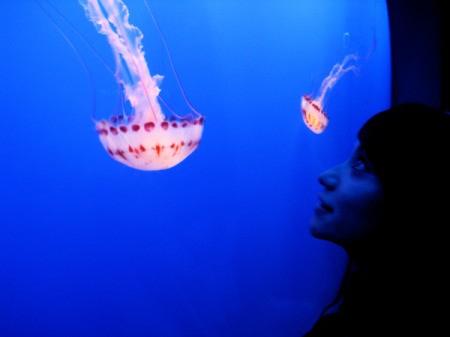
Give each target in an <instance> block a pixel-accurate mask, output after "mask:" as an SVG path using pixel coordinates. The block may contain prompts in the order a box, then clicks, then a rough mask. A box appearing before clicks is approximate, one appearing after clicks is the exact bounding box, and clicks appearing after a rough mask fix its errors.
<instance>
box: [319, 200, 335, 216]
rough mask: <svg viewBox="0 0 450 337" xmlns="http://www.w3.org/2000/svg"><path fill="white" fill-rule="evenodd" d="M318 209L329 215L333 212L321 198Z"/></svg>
mask: <svg viewBox="0 0 450 337" xmlns="http://www.w3.org/2000/svg"><path fill="white" fill-rule="evenodd" d="M318 208H319V209H322V210H324V211H326V212H329V213H332V212H333V208H332V207H331V206H330V205H328V204H327V203H325V202H324V201H323V199H322V198H319V205H318Z"/></svg>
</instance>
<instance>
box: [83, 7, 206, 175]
mask: <svg viewBox="0 0 450 337" xmlns="http://www.w3.org/2000/svg"><path fill="white" fill-rule="evenodd" d="M79 3H80V4H81V6H82V7H83V8H84V10H85V13H86V16H87V17H88V19H89V20H90V21H91V22H92V23H93V24H94V26H95V28H96V29H97V31H98V32H99V33H100V34H104V35H105V36H106V38H107V40H108V43H109V45H110V46H111V49H112V51H113V54H114V59H115V66H116V68H115V73H114V76H115V79H116V81H117V83H118V84H119V86H120V88H121V89H122V93H121V97H122V98H123V101H124V102H126V103H127V104H128V106H129V107H131V109H130V110H131V111H130V113H128V112H126V111H125V109H123V111H121V112H120V113H117V114H114V115H112V116H111V117H110V118H108V119H100V120H96V119H95V118H94V123H95V128H96V130H97V132H98V135H99V138H100V142H101V144H102V145H103V147H104V148H105V150H106V152H107V153H108V154H109V155H110V156H111V157H112V158H113V159H115V160H116V161H118V162H120V163H122V164H124V165H127V166H129V167H132V168H135V169H138V170H144V171H155V170H164V169H168V168H171V167H173V166H175V165H177V164H179V163H180V162H181V161H183V160H184V159H186V158H187V157H188V156H189V155H190V154H192V153H193V152H194V151H195V150H196V149H197V147H198V146H199V143H200V140H201V137H202V133H203V125H204V117H203V116H202V115H201V114H200V113H198V112H197V111H196V110H195V109H194V108H193V107H192V105H191V104H190V103H189V102H188V100H187V98H186V95H185V93H184V91H183V89H182V87H181V84H180V82H179V80H178V77H177V76H176V72H175V69H174V68H173V63H172V60H171V59H170V54H168V55H169V59H170V65H171V66H172V69H173V71H174V73H175V78H176V80H177V82H178V85H179V88H180V90H181V92H182V95H183V98H184V99H185V101H186V103H187V105H188V107H189V109H190V111H191V113H189V114H187V115H179V114H177V113H176V112H175V111H174V110H173V109H172V108H171V107H170V106H169V105H168V104H167V103H166V102H165V101H164V100H163V99H162V98H161V97H160V95H159V94H160V92H161V90H163V89H162V88H161V83H162V81H163V78H164V76H163V75H159V74H151V73H150V70H149V67H148V65H147V62H146V59H145V57H144V48H143V44H142V40H143V37H144V36H143V34H142V32H141V30H140V29H139V28H138V27H136V26H134V25H132V24H131V23H130V22H129V17H130V14H129V10H128V8H127V6H126V5H125V3H124V2H123V1H122V0H79ZM144 3H145V5H146V6H147V9H148V10H149V12H150V13H151V11H150V8H149V7H148V3H147V2H146V1H145V0H144ZM154 23H155V25H156V26H157V23H156V21H154ZM157 28H158V30H159V27H157ZM159 32H160V31H159ZM161 38H162V39H164V38H163V37H162V35H161ZM163 43H164V46H165V47H166V48H167V44H166V42H165V40H163ZM167 51H168V49H167ZM163 108H164V109H163Z"/></svg>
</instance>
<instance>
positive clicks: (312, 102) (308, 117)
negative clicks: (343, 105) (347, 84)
mask: <svg viewBox="0 0 450 337" xmlns="http://www.w3.org/2000/svg"><path fill="white" fill-rule="evenodd" d="M357 60H358V56H357V55H356V54H349V55H347V56H345V58H344V60H343V61H342V62H341V63H337V64H335V65H334V66H333V68H332V69H331V71H330V73H329V75H328V76H327V77H325V79H324V80H323V81H322V84H321V86H320V90H319V95H318V96H317V97H316V98H312V97H311V96H309V95H303V97H302V101H301V111H302V117H303V121H304V123H305V124H306V126H307V127H308V128H309V129H310V130H311V131H312V132H314V133H316V134H320V133H322V132H323V131H324V130H325V128H326V127H327V125H328V120H329V118H328V115H327V113H326V112H325V111H324V110H323V105H324V100H325V96H326V94H327V92H328V90H330V89H331V88H333V87H334V85H335V84H336V83H337V81H338V80H339V79H340V78H341V77H342V75H344V74H345V73H346V72H348V71H355V70H356V69H357V67H356V65H355V64H354V62H356V61H357ZM352 62H353V63H352Z"/></svg>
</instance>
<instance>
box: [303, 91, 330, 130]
mask: <svg viewBox="0 0 450 337" xmlns="http://www.w3.org/2000/svg"><path fill="white" fill-rule="evenodd" d="M301 110H302V117H303V122H304V123H305V124H306V126H307V127H308V128H309V129H310V130H311V131H312V132H314V133H315V134H320V133H322V132H323V131H324V130H325V128H326V127H327V125H328V115H327V113H326V112H325V111H323V109H322V104H321V103H320V102H318V101H316V100H314V99H312V98H311V97H309V96H307V95H303V97H302V103H301Z"/></svg>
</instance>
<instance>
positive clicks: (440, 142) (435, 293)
mask: <svg viewBox="0 0 450 337" xmlns="http://www.w3.org/2000/svg"><path fill="white" fill-rule="evenodd" d="M358 139H359V142H360V144H361V148H362V149H363V150H364V151H365V153H366V156H367V159H368V161H369V162H370V164H371V165H372V167H373V169H374V171H375V174H376V175H377V176H378V177H379V179H380V182H381V184H382V188H383V192H384V197H385V203H386V206H387V208H386V219H387V220H386V221H385V222H384V223H383V224H381V225H380V228H378V232H377V235H375V240H374V242H373V247H372V248H373V249H372V252H371V253H372V254H375V255H376V256H375V258H374V259H373V261H375V263H374V264H373V265H372V267H373V270H372V271H373V273H374V275H372V276H374V277H373V278H372V281H371V282H372V283H371V284H370V286H372V287H374V288H376V289H377V290H376V291H374V292H373V294H374V296H376V297H377V299H376V300H375V301H385V303H384V305H385V306H387V307H388V308H387V311H386V314H387V315H388V313H389V312H390V311H391V312H390V314H391V317H396V316H395V314H396V312H397V311H399V312H398V314H400V311H401V312H404V313H406V312H407V313H408V315H407V317H408V319H412V321H414V320H415V319H417V320H420V322H422V323H421V324H422V325H421V327H422V328H424V329H426V328H428V329H430V330H429V331H428V332H430V331H431V330H432V329H433V327H432V326H430V325H433V324H434V323H433V322H435V320H436V319H438V318H437V317H436V314H437V311H436V310H433V309H431V306H433V305H434V304H433V303H434V300H436V299H438V298H441V297H442V296H443V295H444V293H443V290H444V289H447V287H448V283H447V280H448V276H447V268H448V267H447V264H448V262H447V258H446V256H447V247H448V239H447V235H446V234H444V233H446V232H447V230H448V227H449V225H450V216H449V214H450V163H449V162H450V161H449V159H450V158H449V154H450V115H449V114H448V113H447V112H445V111H441V110H439V109H435V108H432V107H429V106H426V105H423V104H416V103H405V104H401V105H398V106H395V107H392V108H390V109H388V110H385V111H382V112H380V113H378V114H376V115H374V116H373V117H371V118H370V119H369V120H368V121H367V122H366V123H365V124H364V125H363V126H362V128H361V129H360V131H359V133H358ZM427 308H429V309H427ZM428 312H429V315H430V316H429V317H427V315H428ZM409 324H411V322H410V323H409ZM434 326H437V325H436V324H434Z"/></svg>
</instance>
